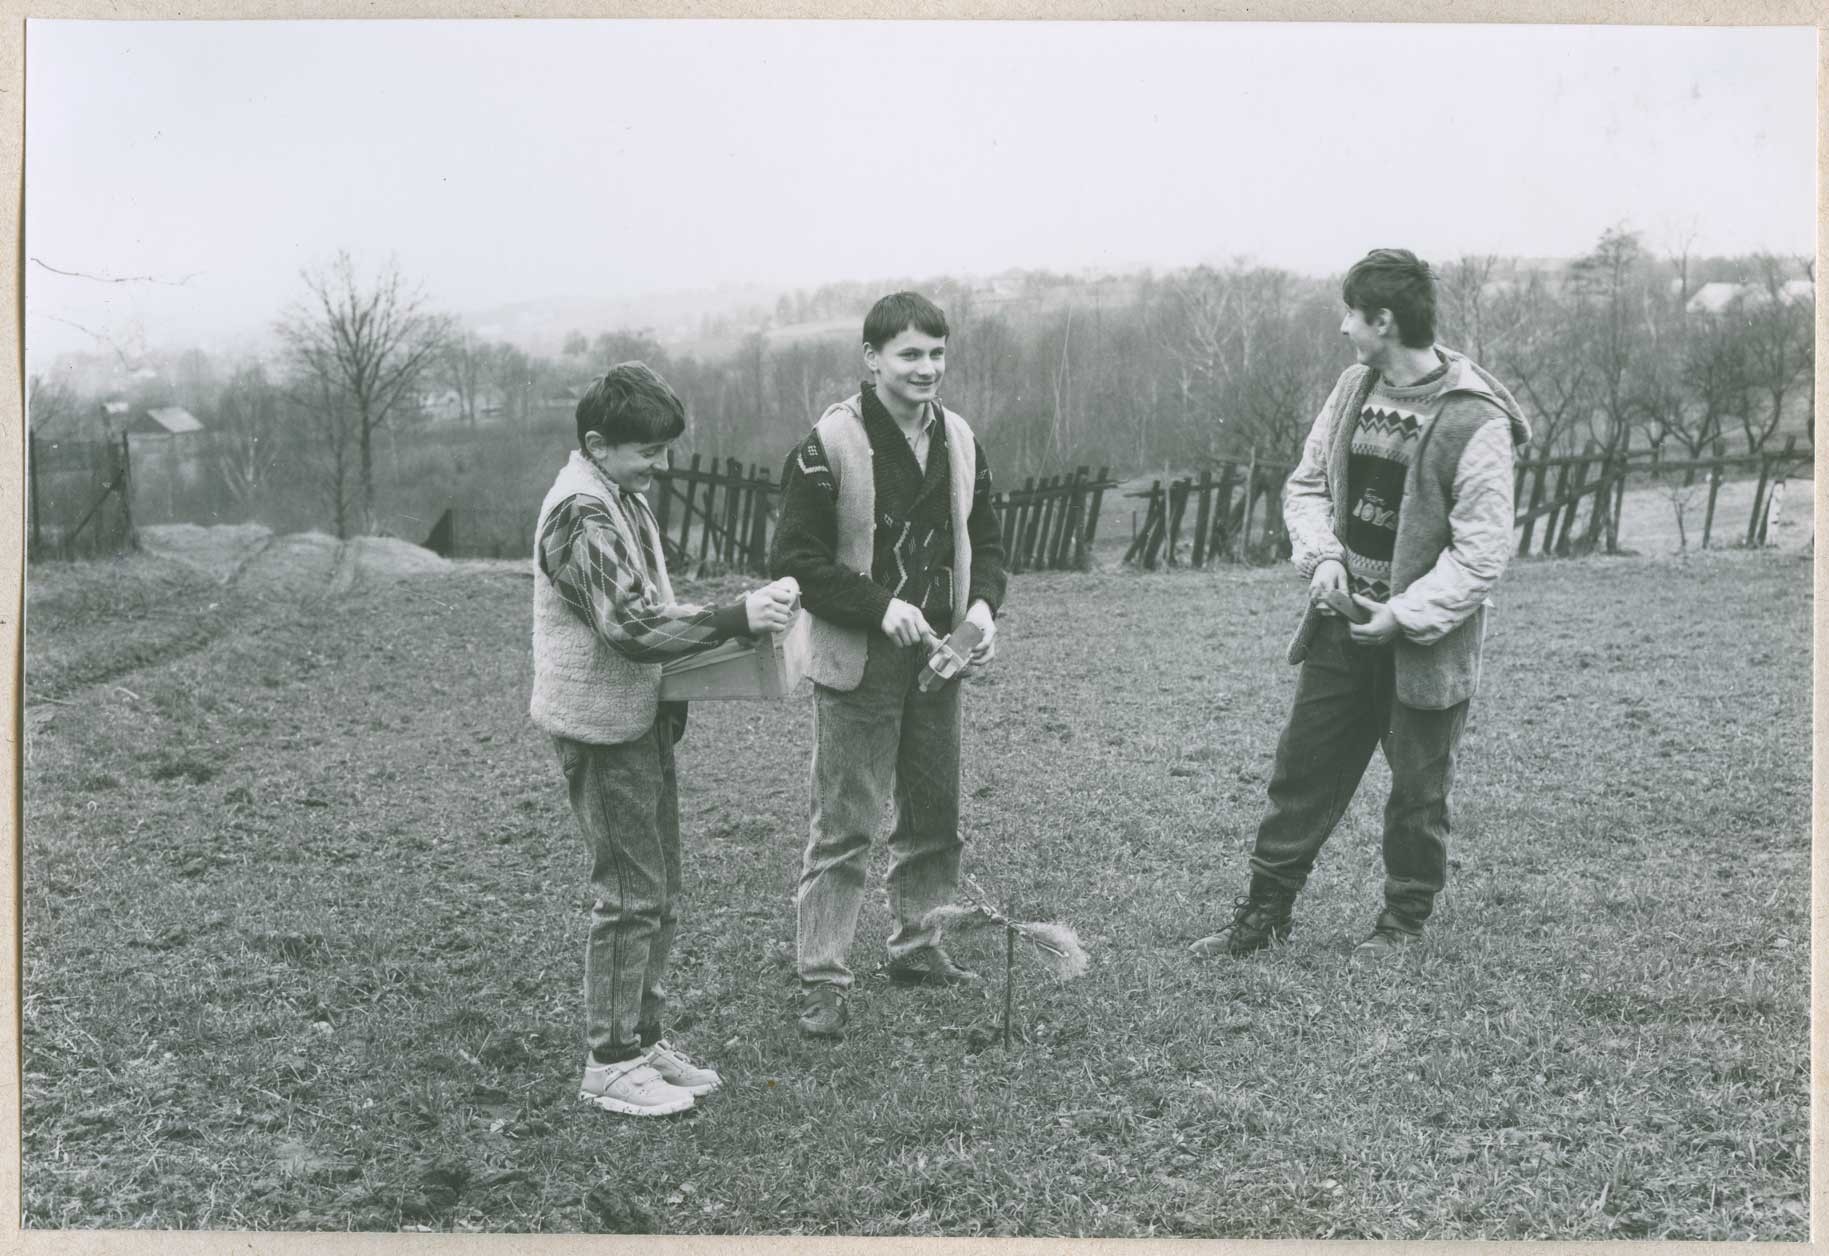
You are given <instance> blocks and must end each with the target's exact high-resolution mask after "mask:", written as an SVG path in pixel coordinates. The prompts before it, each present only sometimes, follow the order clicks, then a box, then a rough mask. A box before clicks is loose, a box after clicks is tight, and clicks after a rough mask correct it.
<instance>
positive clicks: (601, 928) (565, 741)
mask: <svg viewBox="0 0 1829 1256" xmlns="http://www.w3.org/2000/svg"><path fill="white" fill-rule="evenodd" d="M553 741H554V743H555V745H556V746H557V748H558V751H559V765H560V767H561V768H562V769H563V771H564V773H565V787H566V792H567V793H568V794H569V795H570V798H571V804H572V814H573V815H574V816H576V817H577V820H578V831H579V833H580V834H581V835H582V836H583V838H584V846H585V850H586V852H587V853H588V854H589V856H590V861H591V890H592V893H593V895H594V896H595V897H594V901H593V902H592V904H591V924H590V932H589V934H588V936H587V939H586V941H585V946H584V1036H585V1042H586V1044H587V1045H588V1046H589V1048H590V1053H591V1059H593V1060H595V1061H597V1062H598V1063H600V1064H610V1063H615V1062H616V1061H618V1060H627V1059H632V1058H633V1057H635V1056H637V1055H639V1054H640V1053H641V1052H642V1051H643V1050H644V1049H645V1048H647V1047H649V1046H652V1045H653V1044H654V1043H655V1042H656V1041H657V1040H659V1038H660V1036H661V1034H660V1019H661V1014H662V1012H663V1011H664V1009H665V1008H666V1003H667V991H666V987H665V986H664V985H663V982H664V980H665V978H666V974H667V961H668V958H669V956H670V954H671V952H672V950H673V935H674V930H675V929H676V927H677V925H678V922H679V892H680V823H679V795H678V789H677V786H676V784H675V781H674V773H673V738H672V736H671V731H670V729H669V728H668V727H667V725H666V723H665V721H662V720H657V721H656V723H655V725H654V726H652V727H650V728H649V729H648V731H647V732H645V733H643V734H642V735H641V736H640V737H638V738H636V739H635V740H634V741H628V742H622V743H619V744H617V745H612V746H605V745H596V744H593V743H590V742H582V741H573V740H571V739H570V738H567V737H555V738H553Z"/></svg>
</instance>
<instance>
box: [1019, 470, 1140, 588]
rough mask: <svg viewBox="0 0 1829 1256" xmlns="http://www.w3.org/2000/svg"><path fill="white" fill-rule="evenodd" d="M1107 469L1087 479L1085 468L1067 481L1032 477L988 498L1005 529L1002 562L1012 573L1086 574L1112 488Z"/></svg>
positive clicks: (1114, 485) (1066, 477)
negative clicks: (1100, 516) (1107, 493)
mask: <svg viewBox="0 0 1829 1256" xmlns="http://www.w3.org/2000/svg"><path fill="white" fill-rule="evenodd" d="M1110 474H1111V468H1110V467H1100V468H1099V473H1098V475H1096V476H1094V475H1090V474H1088V472H1087V469H1086V468H1085V467H1079V468H1077V469H1076V470H1075V471H1074V472H1073V474H1072V475H1069V476H1060V475H1056V476H1045V477H1043V479H1042V480H1041V482H1040V483H1039V484H1038V483H1036V480H1035V477H1034V476H1030V477H1028V478H1027V479H1025V480H1024V481H1023V486H1022V487H1021V488H1019V489H1013V490H1011V491H1009V492H1006V493H993V494H991V505H992V506H993V507H995V508H996V511H997V519H998V522H999V523H1000V524H1001V525H1002V527H1003V552H1004V561H1005V562H1006V563H1007V564H1008V567H1009V570H1011V571H1013V572H1015V571H1038V570H1053V571H1084V570H1085V569H1086V568H1087V567H1088V566H1089V565H1090V561H1091V559H1090V554H1091V550H1092V543H1093V540H1094V538H1095V537H1097V535H1098V531H1099V508H1100V507H1101V506H1102V505H1103V504H1104V502H1105V490H1106V489H1108V488H1116V487H1117V484H1116V482H1115V481H1113V480H1111V479H1110V478H1108V477H1109V476H1110Z"/></svg>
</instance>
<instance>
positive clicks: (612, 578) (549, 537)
mask: <svg viewBox="0 0 1829 1256" xmlns="http://www.w3.org/2000/svg"><path fill="white" fill-rule="evenodd" d="M619 503H620V504H621V505H622V507H623V509H624V510H625V511H626V512H627V513H628V515H629V517H630V518H631V519H632V520H633V521H634V523H635V526H636V527H637V528H638V529H639V530H640V532H641V533H642V538H641V539H642V548H643V549H644V550H651V549H652V548H654V547H655V538H656V537H657V536H658V532H659V530H658V528H657V526H656V524H655V522H654V515H653V512H652V511H650V510H649V508H648V503H647V502H646V501H645V500H644V499H643V498H642V497H641V496H640V495H639V494H636V493H620V491H619ZM539 554H540V571H541V572H542V573H543V574H544V575H545V576H546V577H547V578H548V579H549V580H551V581H552V582H553V583H554V584H555V585H557V586H558V589H559V594H560V596H561V597H563V598H564V599H565V604H566V606H567V607H569V608H570V609H571V611H572V612H573V614H575V615H577V616H578V618H580V619H582V620H583V621H584V622H585V623H587V624H589V625H590V626H591V627H592V628H593V629H595V630H596V633H597V635H598V636H599V637H601V638H602V639H603V641H604V643H605V644H607V645H608V646H610V648H611V649H613V650H615V651H616V652H617V653H618V654H620V655H622V656H623V657H624V658H627V659H632V660H634V661H635V662H637V663H659V662H664V661H665V660H667V659H670V658H679V657H681V656H682V655H688V654H696V653H698V652H699V651H701V650H707V649H710V648H711V647H712V646H714V645H717V644H718V643H719V642H722V641H726V640H728V639H730V638H731V637H734V636H739V635H745V634H747V633H748V631H749V614H748V612H747V611H746V610H745V608H744V606H743V603H742V602H740V601H739V602H732V603H729V604H728V605H725V606H695V605H693V604H691V603H687V602H672V601H666V602H663V601H662V600H661V599H660V598H658V597H656V596H655V595H654V590H655V588H656V584H657V582H656V580H655V575H656V573H655V572H654V571H653V569H652V566H653V564H652V563H651V561H649V560H648V559H647V557H646V555H645V554H643V553H636V552H634V550H633V549H632V547H631V545H630V542H629V541H628V540H627V539H625V538H624V536H623V534H622V531H621V529H619V528H617V527H616V526H615V523H614V521H613V520H612V518H611V515H610V512H609V511H608V510H607V509H605V507H604V505H603V504H602V503H601V502H598V501H593V500H592V499H591V498H590V497H588V496H585V495H583V494H578V495H575V496H572V497H567V498H565V499H564V500H563V501H561V502H559V503H558V504H557V505H556V506H554V507H553V509H552V512H551V513H550V514H549V515H548V516H547V518H546V524H545V526H544V527H543V528H542V529H541V530H540V546H539ZM670 591H671V590H670V589H669V592H670Z"/></svg>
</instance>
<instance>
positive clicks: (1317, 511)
mask: <svg viewBox="0 0 1829 1256" xmlns="http://www.w3.org/2000/svg"><path fill="white" fill-rule="evenodd" d="M1345 383H1346V376H1344V375H1342V376H1341V377H1340V379H1339V380H1337V381H1335V383H1334V388H1333V391H1332V392H1330V393H1328V395H1327V400H1326V401H1325V402H1323V403H1322V405H1321V413H1320V414H1318V415H1316V416H1315V421H1314V423H1313V424H1312V425H1311V426H1310V427H1309V429H1308V439H1307V440H1305V441H1303V442H1302V458H1301V461H1300V462H1298V463H1297V464H1296V469H1295V470H1294V471H1291V472H1290V473H1289V479H1288V481H1287V482H1286V483H1285V484H1284V485H1283V526H1284V527H1285V528H1287V529H1288V530H1289V548H1290V561H1292V562H1293V563H1295V565H1296V570H1297V571H1299V572H1300V573H1301V574H1302V578H1303V579H1304V580H1307V579H1310V578H1312V577H1313V576H1314V574H1315V568H1316V567H1318V566H1320V565H1321V564H1322V563H1323V562H1325V561H1327V560H1328V559H1330V558H1332V559H1335V560H1337V561H1339V562H1341V563H1344V562H1345V561H1346V548H1345V547H1344V546H1342V545H1341V544H1340V538H1339V537H1338V536H1336V535H1334V501H1333V497H1332V496H1331V495H1330V494H1329V492H1328V487H1327V463H1328V458H1329V455H1330V452H1331V450H1330V447H1329V444H1328V437H1329V435H1330V433H1329V422H1330V420H1331V419H1332V417H1333V413H1334V406H1335V404H1336V402H1337V401H1338V399H1339V395H1340V389H1341V388H1342V387H1344V386H1345Z"/></svg>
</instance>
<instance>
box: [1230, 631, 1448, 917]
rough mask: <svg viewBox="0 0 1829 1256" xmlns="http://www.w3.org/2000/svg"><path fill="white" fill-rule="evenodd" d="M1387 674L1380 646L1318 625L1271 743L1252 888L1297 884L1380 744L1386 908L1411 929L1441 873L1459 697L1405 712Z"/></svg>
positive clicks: (1387, 654) (1430, 901)
mask: <svg viewBox="0 0 1829 1256" xmlns="http://www.w3.org/2000/svg"><path fill="white" fill-rule="evenodd" d="M1395 679H1396V678H1395V673H1394V671H1393V663H1392V651H1391V647H1390V646H1389V645H1383V646H1362V645H1355V644H1353V640H1352V638H1351V637H1350V636H1348V635H1347V630H1346V622H1345V621H1344V620H1341V619H1337V618H1336V619H1325V620H1323V621H1322V622H1321V627H1320V630H1319V631H1318V632H1317V633H1316V634H1315V638H1314V641H1313V642H1312V643H1311V644H1310V646H1309V651H1308V658H1307V659H1306V660H1304V661H1303V663H1302V672H1301V675H1300V677H1299V678H1298V679H1297V681H1296V699H1295V707H1294V709H1292V710H1291V711H1290V713H1289V724H1288V726H1287V727H1285V728H1284V730H1283V736H1282V739H1281V740H1280V741H1278V742H1277V748H1276V767H1275V768H1274V769H1273V770H1272V772H1271V776H1270V806H1269V810H1268V812H1267V813H1266V814H1265V816H1264V819H1263V822H1262V823H1261V824H1260V825H1259V826H1258V830H1257V846H1256V849H1255V850H1253V852H1252V854H1251V872H1252V878H1251V880H1252V889H1253V891H1258V890H1261V889H1271V888H1278V889H1282V890H1285V891H1288V892H1290V893H1294V892H1295V891H1298V890H1300V889H1301V888H1302V886H1303V885H1304V884H1305V883H1306V882H1307V880H1308V874H1309V872H1310V871H1311V870H1312V869H1313V868H1314V866H1315V858H1316V856H1318V855H1319V854H1320V853H1321V846H1322V844H1323V843H1324V842H1326V841H1327V839H1328V836H1329V835H1330V834H1331V833H1332V832H1333V831H1334V826H1335V825H1337V824H1339V823H1340V817H1341V816H1342V815H1344V814H1345V812H1346V807H1347V804H1348V803H1350V802H1351V801H1352V800H1353V792H1354V791H1355V790H1357V789H1358V788H1359V781H1360V778H1361V777H1363V776H1364V775H1365V769H1366V765H1367V764H1368V763H1370V762H1371V760H1372V751H1373V749H1375V748H1376V747H1377V746H1379V745H1380V744H1381V743H1382V744H1383V746H1384V757H1385V761H1386V762H1387V763H1389V764H1390V765H1391V797H1390V800H1389V801H1388V802H1387V803H1386V804H1385V809H1384V869H1385V882H1384V897H1385V906H1386V907H1387V908H1389V909H1390V910H1391V911H1393V912H1395V913H1396V914H1397V915H1399V916H1401V917H1403V918H1404V919H1405V920H1406V921H1408V922H1410V923H1412V924H1416V925H1420V924H1421V923H1422V922H1423V921H1424V920H1426V919H1428V917H1429V913H1430V912H1431V911H1432V910H1433V909H1434V906H1435V896H1436V895H1437V894H1438V893H1440V892H1441V888H1442V884H1443V881H1444V879H1445V878H1446V876H1447V865H1448V827H1449V807H1448V794H1449V791H1450V790H1451V789H1452V788H1453V787H1454V756H1455V751H1456V749H1457V748H1458V746H1459V745H1460V740H1461V730H1462V729H1463V728H1465V727H1466V723H1467V703H1465V702H1462V703H1460V704H1459V705H1457V706H1452V707H1449V708H1447V709H1446V710H1442V711H1425V710H1420V709H1418V708H1416V707H1407V706H1405V705H1404V704H1403V703H1401V702H1398V701H1397V700H1396V698H1395V697H1394V696H1393V690H1394V686H1395Z"/></svg>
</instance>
